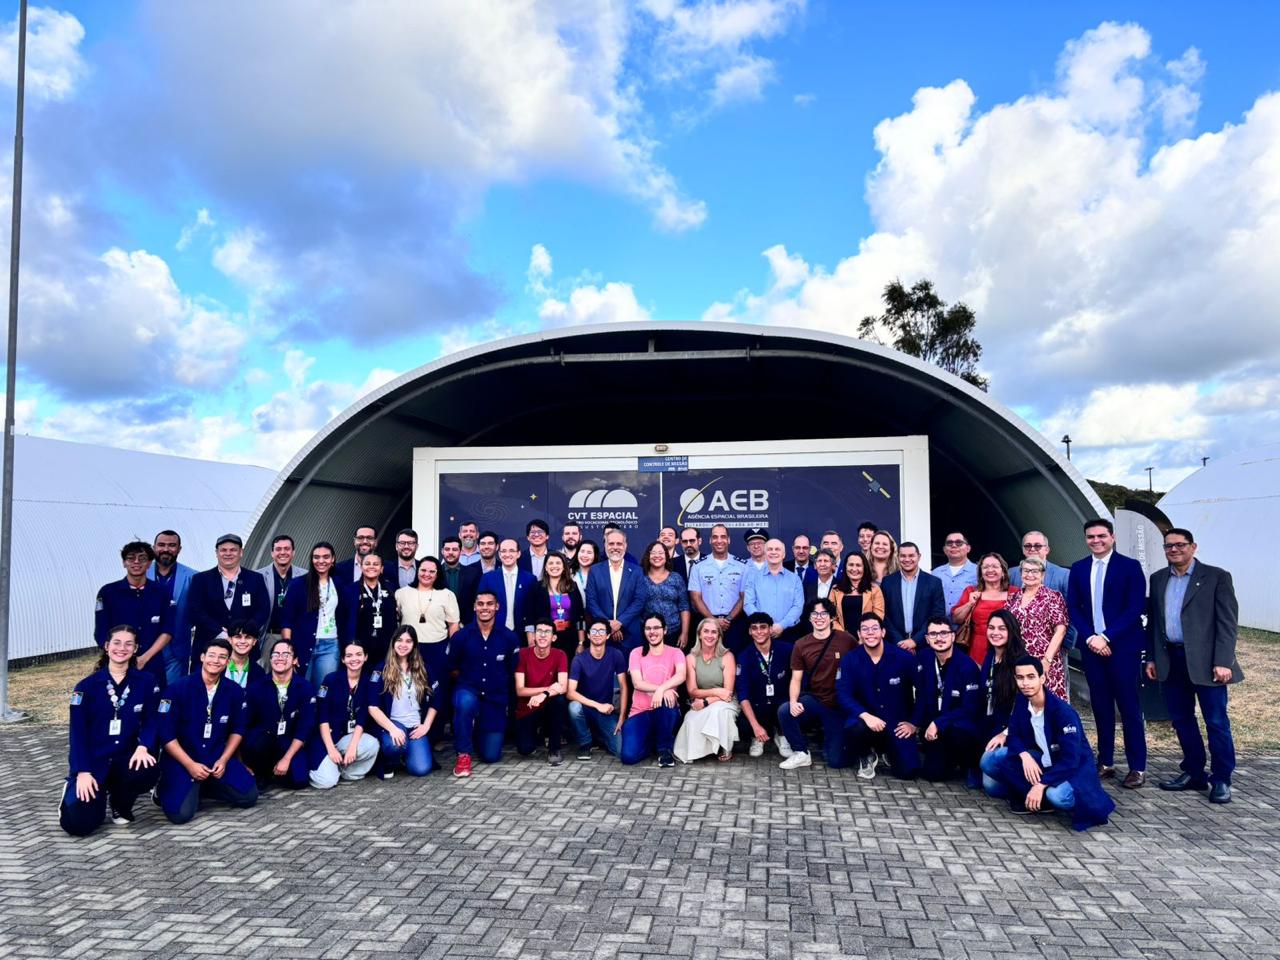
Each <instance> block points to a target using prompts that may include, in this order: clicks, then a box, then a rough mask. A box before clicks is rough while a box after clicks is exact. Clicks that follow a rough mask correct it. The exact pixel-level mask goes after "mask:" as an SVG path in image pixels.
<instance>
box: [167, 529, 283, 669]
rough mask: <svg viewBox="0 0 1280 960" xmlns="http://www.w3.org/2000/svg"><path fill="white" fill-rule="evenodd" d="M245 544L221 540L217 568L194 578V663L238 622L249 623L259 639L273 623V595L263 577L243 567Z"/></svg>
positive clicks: (191, 593)
mask: <svg viewBox="0 0 1280 960" xmlns="http://www.w3.org/2000/svg"><path fill="white" fill-rule="evenodd" d="M243 553H244V541H243V540H241V539H240V538H239V537H238V536H236V535H235V534H234V533H224V534H223V535H222V536H220V537H219V538H218V543H217V555H218V565H217V566H216V567H214V568H213V569H211V570H201V571H200V572H199V573H197V574H196V575H195V576H193V577H192V578H191V587H190V589H189V590H188V598H187V599H188V603H189V604H190V610H191V620H192V622H193V623H194V624H195V627H196V632H195V639H194V641H193V642H192V645H191V655H192V660H193V661H198V660H199V658H200V654H202V653H204V649H205V647H207V646H208V645H209V641H210V640H212V639H214V638H215V637H225V636H226V635H227V628H228V627H229V626H230V625H231V624H232V623H233V622H235V621H237V620H250V621H252V622H253V623H254V624H256V625H257V627H258V630H259V635H260V636H261V633H262V632H263V631H265V630H266V629H267V625H268V624H269V623H270V622H271V593H270V591H268V590H267V583H266V581H265V580H263V579H262V574H260V573H258V572H257V571H256V570H245V569H244V568H243V567H241V566H240V559H241V556H242V555H243Z"/></svg>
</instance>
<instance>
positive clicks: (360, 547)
mask: <svg viewBox="0 0 1280 960" xmlns="http://www.w3.org/2000/svg"><path fill="white" fill-rule="evenodd" d="M351 543H352V546H354V547H355V553H354V554H353V555H352V556H350V557H347V559H345V560H339V561H338V562H337V563H335V564H334V565H333V572H332V573H330V574H329V576H331V577H332V578H333V582H334V583H336V584H337V585H338V586H339V587H345V586H346V585H347V584H349V583H355V582H356V581H357V580H359V579H360V561H361V560H363V559H364V558H365V555H366V554H369V553H373V551H375V550H377V549H378V531H377V530H376V529H374V528H373V527H370V526H363V527H356V532H355V534H354V535H353V536H352V538H351ZM385 574H386V571H385V570H384V571H383V575H384V577H385ZM392 592H393V593H394V592H395V589H394V588H392Z"/></svg>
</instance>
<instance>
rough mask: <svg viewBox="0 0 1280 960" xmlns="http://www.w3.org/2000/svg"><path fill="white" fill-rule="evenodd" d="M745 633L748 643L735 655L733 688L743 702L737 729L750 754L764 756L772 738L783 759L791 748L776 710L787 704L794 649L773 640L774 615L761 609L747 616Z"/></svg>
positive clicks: (787, 755) (787, 705) (788, 754)
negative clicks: (767, 744) (747, 645)
mask: <svg viewBox="0 0 1280 960" xmlns="http://www.w3.org/2000/svg"><path fill="white" fill-rule="evenodd" d="M747 634H748V636H750V637H751V646H749V647H747V648H746V649H745V650H743V651H742V654H741V656H739V658H738V682H737V687H736V689H737V692H738V698H739V700H740V702H741V704H742V713H741V714H740V715H739V717H738V729H739V731H740V732H741V734H742V739H744V740H746V741H747V742H748V743H749V744H750V746H749V747H748V748H747V753H748V754H750V755H751V756H753V757H760V756H764V745H765V744H766V743H768V742H769V741H770V740H773V742H774V744H775V745H776V746H777V748H778V753H779V754H780V755H781V756H782V758H783V759H784V760H785V759H786V758H787V757H789V756H791V753H792V751H791V745H790V744H789V743H787V738H786V737H784V736H783V735H782V728H781V727H780V726H779V725H778V711H779V710H780V709H782V708H783V707H789V703H788V700H787V695H788V693H789V692H790V690H791V652H792V649H793V648H792V645H791V644H789V643H787V642H786V641H785V640H774V639H773V617H771V616H769V614H767V613H765V611H763V610H757V611H756V612H755V613H753V614H751V616H749V617H748V618H747Z"/></svg>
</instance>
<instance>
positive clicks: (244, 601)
mask: <svg viewBox="0 0 1280 960" xmlns="http://www.w3.org/2000/svg"><path fill="white" fill-rule="evenodd" d="M252 605H253V597H251V596H249V595H248V594H247V593H242V594H240V606H242V607H249V606H252Z"/></svg>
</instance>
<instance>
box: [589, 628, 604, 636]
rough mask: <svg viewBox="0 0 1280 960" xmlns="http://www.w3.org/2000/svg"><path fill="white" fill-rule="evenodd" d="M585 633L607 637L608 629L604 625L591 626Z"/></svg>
mask: <svg viewBox="0 0 1280 960" xmlns="http://www.w3.org/2000/svg"><path fill="white" fill-rule="evenodd" d="M587 633H589V634H591V636H593V637H607V636H608V635H609V631H608V630H606V629H605V628H604V627H593V628H592V629H590V630H588V631H587Z"/></svg>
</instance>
